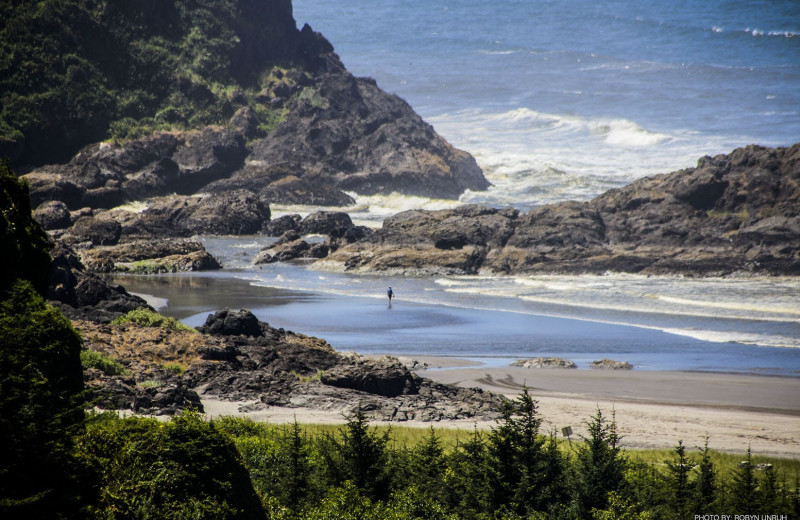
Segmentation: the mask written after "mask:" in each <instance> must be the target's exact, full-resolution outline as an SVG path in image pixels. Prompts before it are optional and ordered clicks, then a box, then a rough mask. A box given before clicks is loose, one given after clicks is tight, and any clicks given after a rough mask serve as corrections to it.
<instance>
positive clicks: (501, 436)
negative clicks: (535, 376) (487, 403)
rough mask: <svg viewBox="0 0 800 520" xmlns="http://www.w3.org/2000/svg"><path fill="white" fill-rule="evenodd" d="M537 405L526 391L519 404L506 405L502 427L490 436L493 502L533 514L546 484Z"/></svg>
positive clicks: (497, 505)
mask: <svg viewBox="0 0 800 520" xmlns="http://www.w3.org/2000/svg"><path fill="white" fill-rule="evenodd" d="M537 404H538V403H537V402H536V400H535V399H533V398H532V397H531V396H530V394H529V393H528V389H527V388H525V389H523V391H522V393H521V394H520V396H519V397H518V398H517V400H516V401H509V402H506V403H505V406H504V408H503V411H502V417H501V419H500V424H499V425H498V426H497V427H496V428H493V429H492V431H491V433H490V434H489V454H490V458H489V462H490V468H491V476H492V491H493V493H492V502H493V504H494V506H495V507H501V506H510V507H511V508H512V510H515V511H517V512H518V513H520V514H523V513H531V512H533V511H535V510H536V509H537V506H538V505H539V502H540V498H541V496H540V493H541V490H542V489H541V488H542V486H543V485H544V480H543V474H544V470H545V468H544V456H543V450H542V446H543V445H544V439H543V438H542V437H541V436H540V435H539V428H540V427H541V424H542V419H541V417H540V416H539V411H538V408H537Z"/></svg>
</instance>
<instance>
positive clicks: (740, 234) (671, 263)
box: [319, 144, 800, 276]
mask: <svg viewBox="0 0 800 520" xmlns="http://www.w3.org/2000/svg"><path fill="white" fill-rule="evenodd" d="M798 208H800V144H796V145H794V146H792V147H791V148H776V149H771V148H763V147H758V146H748V147H746V148H742V149H738V150H735V151H733V152H732V153H731V154H729V155H721V156H717V157H714V158H704V159H701V160H700V161H698V167H697V168H691V169H687V170H681V171H678V172H673V173H670V174H665V175H657V176H654V177H647V178H643V179H639V180H637V181H635V182H633V183H632V184H630V185H629V186H626V187H624V188H621V189H615V190H609V191H608V192H606V193H604V194H603V195H601V196H599V197H597V198H596V199H594V200H592V201H589V202H563V203H559V204H552V205H548V206H543V207H541V208H538V209H534V210H532V211H530V212H528V213H527V214H524V215H520V214H519V213H518V212H516V211H515V210H497V209H492V208H482V207H480V206H464V207H461V208H456V209H455V210H444V211H423V210H415V211H408V212H403V213H400V214H398V215H395V216H393V217H390V218H388V219H386V220H385V221H384V224H383V227H382V228H381V229H379V230H376V231H374V232H371V233H366V234H365V235H364V236H363V237H361V238H358V239H356V240H355V241H353V242H349V243H348V242H344V241H332V245H333V247H332V249H334V250H335V251H334V252H333V253H332V254H330V255H329V256H328V257H326V258H325V259H323V260H322V261H321V262H320V264H319V265H320V267H324V268H328V269H335V268H339V269H344V270H354V271H365V272H369V271H386V272H393V273H404V274H412V275H413V274H420V275H434V274H473V273H478V272H481V271H483V272H488V273H504V274H538V273H570V274H578V273H596V274H603V273H605V272H609V271H611V272H632V273H646V274H666V273H683V274H689V275H695V276H726V275H730V274H732V273H736V272H745V273H751V272H756V273H765V274H785V275H794V274H800V210H799V209H798Z"/></svg>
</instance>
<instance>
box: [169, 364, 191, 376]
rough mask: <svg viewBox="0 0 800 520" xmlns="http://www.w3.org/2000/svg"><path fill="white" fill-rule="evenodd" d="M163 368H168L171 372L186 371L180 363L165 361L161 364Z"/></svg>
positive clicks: (180, 372)
mask: <svg viewBox="0 0 800 520" xmlns="http://www.w3.org/2000/svg"><path fill="white" fill-rule="evenodd" d="M163 368H164V370H168V371H170V372H172V373H173V374H177V375H181V374H183V373H184V372H185V371H186V367H184V366H183V365H181V364H180V363H167V364H166V365H164V366H163Z"/></svg>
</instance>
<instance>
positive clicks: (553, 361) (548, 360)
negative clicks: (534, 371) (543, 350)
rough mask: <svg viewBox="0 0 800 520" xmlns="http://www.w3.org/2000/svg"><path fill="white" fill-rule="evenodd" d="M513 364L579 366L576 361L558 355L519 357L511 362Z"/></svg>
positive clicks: (554, 366) (517, 365) (529, 366)
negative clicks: (531, 357) (530, 357)
mask: <svg viewBox="0 0 800 520" xmlns="http://www.w3.org/2000/svg"><path fill="white" fill-rule="evenodd" d="M511 366H512V367H523V368H578V365H576V364H575V362H574V361H570V360H568V359H562V358H557V357H538V358H533V359H518V360H516V361H514V362H513V363H511Z"/></svg>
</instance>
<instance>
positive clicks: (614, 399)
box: [203, 356, 800, 458]
mask: <svg viewBox="0 0 800 520" xmlns="http://www.w3.org/2000/svg"><path fill="white" fill-rule="evenodd" d="M413 359H415V360H416V361H418V362H423V363H428V366H429V367H434V366H435V367H437V368H435V369H431V368H428V369H422V370H417V371H415V372H416V373H417V374H418V375H420V376H421V377H426V378H429V379H433V380H434V381H437V382H442V383H448V384H455V385H458V386H467V387H470V386H478V387H480V388H483V389H485V390H489V391H493V392H496V393H500V394H503V395H505V396H507V397H509V398H511V399H513V398H515V397H516V396H517V395H519V392H520V391H521V388H522V386H521V384H520V382H519V381H518V380H517V378H519V377H520V375H522V374H525V375H527V376H528V379H529V380H531V379H534V378H536V381H535V383H536V384H535V385H531V386H529V388H528V391H529V393H530V394H531V396H532V397H533V398H534V399H536V400H537V401H538V408H539V412H540V415H541V417H542V428H541V432H542V433H548V432H550V431H553V430H554V431H556V432H557V433H558V437H559V438H561V434H560V431H561V428H562V427H565V426H571V427H572V428H573V431H574V434H573V438H575V439H579V438H580V436H581V435H585V434H586V433H587V432H586V428H585V421H586V420H588V419H589V418H590V417H591V416H592V415H593V414H594V413H595V412H596V410H597V409H598V408H599V409H600V410H601V411H602V412H603V414H604V415H605V416H606V417H607V418H609V419H610V418H611V415H612V413H613V414H614V415H615V417H616V422H617V427H618V432H619V434H620V435H621V436H622V442H621V444H622V446H623V447H624V448H626V449H671V448H673V447H674V446H675V445H676V444H677V442H678V441H679V440H681V441H683V442H684V444H685V445H686V446H687V447H689V448H701V447H702V446H703V444H704V442H705V440H706V438H708V445H709V447H710V448H711V449H714V450H717V451H720V452H726V453H745V452H746V451H747V449H748V447H749V448H750V449H752V451H753V453H754V454H755V455H769V456H777V457H787V458H798V457H800V399H797V397H798V396H800V380H799V379H795V378H786V377H772V376H759V375H751V374H746V375H745V374H708V373H696V372H643V371H642V372H638V373H637V372H636V371H611V370H573V369H526V368H521V367H480V366H477V367H476V366H469V365H470V364H471V363H473V365H474V362H471V361H469V360H464V359H460V358H455V357H444V356H418V357H415V358H413ZM405 361H408V359H405ZM569 385H572V386H574V387H575V388H574V391H569V390H567V389H565V386H569ZM757 387H760V388H761V389H762V390H761V391H755V390H754V389H755V388H757ZM710 388H715V389H716V392H715V393H714V395H708V389H710ZM667 390H671V391H672V392H674V394H673V397H672V398H671V399H662V400H657V399H654V398H653V395H654V394H656V393H657V392H660V391H667ZM770 394H771V395H772V396H773V397H772V398H771V399H770ZM674 396H677V397H674ZM687 396H688V397H687ZM692 396H693V397H692ZM770 403H772V404H770ZM203 404H204V406H206V415H207V416H208V417H209V418H212V417H217V416H222V415H233V416H238V417H249V418H251V419H253V420H256V421H266V422H271V423H276V424H285V423H291V422H293V421H294V420H295V419H296V420H297V421H298V422H300V423H313V424H343V423H344V422H345V419H344V416H343V415H342V413H341V411H324V410H310V409H303V408H277V407H269V408H266V409H263V410H259V411H251V412H244V411H239V406H240V405H243V404H247V403H237V402H228V401H220V400H213V399H204V400H203ZM372 424H375V425H381V424H386V425H394V426H408V427H420V428H427V427H430V426H433V427H434V428H437V429H439V428H455V429H463V430H472V429H473V428H478V429H481V430H486V429H489V428H491V427H492V426H495V425H496V422H494V421H474V420H469V419H465V420H459V421H439V422H422V421H405V422H391V423H385V422H381V421H373V422H372Z"/></svg>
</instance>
